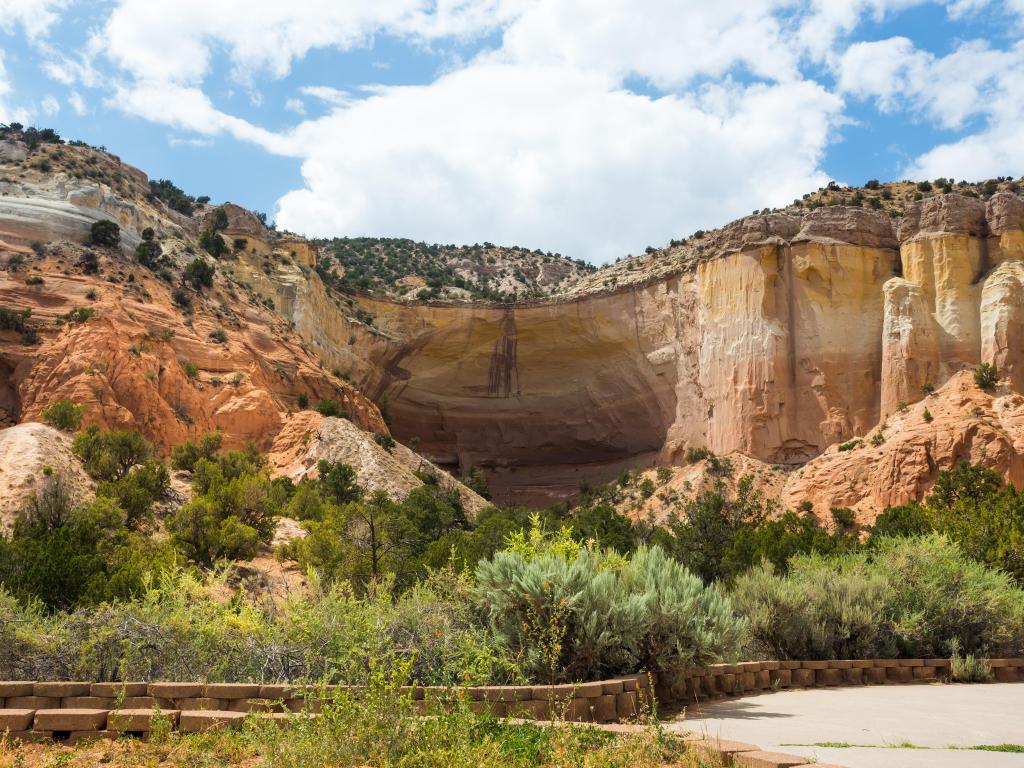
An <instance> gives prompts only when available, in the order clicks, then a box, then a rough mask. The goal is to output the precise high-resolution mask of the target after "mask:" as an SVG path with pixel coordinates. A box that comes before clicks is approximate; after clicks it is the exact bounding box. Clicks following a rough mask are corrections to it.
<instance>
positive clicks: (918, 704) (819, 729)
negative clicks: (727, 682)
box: [669, 683, 1024, 768]
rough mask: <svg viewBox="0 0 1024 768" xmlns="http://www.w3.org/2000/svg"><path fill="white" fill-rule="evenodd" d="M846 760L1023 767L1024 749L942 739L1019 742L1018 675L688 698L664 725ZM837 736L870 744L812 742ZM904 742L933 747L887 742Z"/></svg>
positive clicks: (1022, 690) (867, 766)
mask: <svg viewBox="0 0 1024 768" xmlns="http://www.w3.org/2000/svg"><path fill="white" fill-rule="evenodd" d="M669 728H670V729H671V730H676V729H682V730H690V731H696V732H700V733H705V734H707V735H710V736H712V737H715V736H717V737H720V738H723V739H731V740H733V741H747V742H752V743H754V744H758V745H759V746H760V747H761V748H762V749H767V750H774V751H778V752H788V753H793V754H801V755H808V756H811V757H815V758H817V760H818V761H819V762H822V763H838V764H839V765H843V766H848V768H924V766H928V767H929V768H931V767H932V766H935V767H936V768H938V767H939V766H943V767H944V766H972V767H973V766H977V768H1003V767H1004V766H1005V767H1006V768H1010V767H1011V766H1012V767H1013V768H1024V754H1012V753H997V752H980V751H959V750H950V749H944V747H949V746H951V745H952V746H977V745H980V744H1024V683H994V684H987V685H939V684H935V685H902V686H867V687H858V688H825V689H810V690H799V691H781V692H779V693H766V694H763V695H760V696H749V697H744V698H739V699H717V700H713V701H708V702H704V703H702V704H700V705H691V706H690V707H688V708H687V710H686V712H685V716H684V715H683V714H681V715H680V716H679V721H677V722H674V723H673V724H672V725H670V726H669ZM821 742H841V743H848V744H858V745H869V748H861V747H858V748H827V747H815V746H795V745H798V744H800V745H811V744H816V743H821ZM904 742H909V743H910V744H913V745H916V746H918V747H933V749H887V748H885V747H886V745H893V744H901V743H904Z"/></svg>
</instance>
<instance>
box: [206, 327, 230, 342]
mask: <svg viewBox="0 0 1024 768" xmlns="http://www.w3.org/2000/svg"><path fill="white" fill-rule="evenodd" d="M207 338H209V340H210V341H212V342H213V343H214V344H226V343H227V341H228V333H227V331H225V330H224V329H223V328H215V329H213V330H212V331H210V335H209V336H208V337H207Z"/></svg>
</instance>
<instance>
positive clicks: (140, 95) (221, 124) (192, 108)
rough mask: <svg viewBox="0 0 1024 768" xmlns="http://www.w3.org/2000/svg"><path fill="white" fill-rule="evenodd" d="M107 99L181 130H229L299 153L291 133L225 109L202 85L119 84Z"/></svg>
mask: <svg viewBox="0 0 1024 768" xmlns="http://www.w3.org/2000/svg"><path fill="white" fill-rule="evenodd" d="M107 103H108V105H110V106H113V107H115V108H117V109H120V110H121V111H123V112H125V113H127V114H130V115H136V116H138V117H144V118H147V119H150V120H153V119H155V120H157V121H158V122H161V123H163V124H165V125H169V126H171V127H173V128H177V129H179V130H187V131H195V132H196V133H199V134H202V135H204V136H216V135H219V134H228V135H230V136H233V137H235V138H236V139H239V140H241V141H248V142H252V143H254V144H258V145H259V146H261V147H263V148H264V149H266V150H267V151H268V152H274V153H277V154H282V155H295V154H297V152H296V151H295V149H294V148H293V144H292V143H291V141H290V140H289V139H288V138H287V137H285V136H282V135H280V134H277V133H274V132H273V131H268V130H265V129H263V128H259V127H258V126H255V125H253V124H252V123H250V122H249V121H247V120H243V119H242V118H240V117H234V116H233V115H228V114H226V113H224V112H221V111H220V110H218V109H217V108H216V107H214V106H213V103H212V102H211V101H210V99H209V98H208V97H207V96H206V94H205V93H203V92H202V91H201V90H199V89H198V88H187V87H183V86H176V85H171V84H169V83H166V82H155V83H147V82H142V83H134V84H132V85H130V86H126V85H119V86H116V87H115V91H114V95H113V96H112V97H110V98H109V99H108V100H107Z"/></svg>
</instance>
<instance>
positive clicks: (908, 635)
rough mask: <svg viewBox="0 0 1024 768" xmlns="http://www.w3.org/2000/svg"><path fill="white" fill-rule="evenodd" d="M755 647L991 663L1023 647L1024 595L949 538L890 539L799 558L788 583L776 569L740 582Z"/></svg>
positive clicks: (778, 652) (740, 601) (785, 653)
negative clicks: (969, 657)
mask: <svg viewBox="0 0 1024 768" xmlns="http://www.w3.org/2000/svg"><path fill="white" fill-rule="evenodd" d="M733 598H734V600H735V601H736V605H737V607H738V609H739V610H740V611H741V613H742V614H743V615H745V616H747V617H749V619H750V624H751V636H752V637H753V638H754V642H755V650H756V651H758V652H761V653H768V654H772V655H774V656H776V657H778V658H822V659H831V658H871V657H885V656H890V655H892V654H894V653H898V654H899V655H900V656H909V657H913V658H920V657H948V656H950V655H951V653H952V651H953V649H954V648H956V649H958V650H959V649H963V650H964V651H966V652H967V653H973V654H976V655H985V656H1005V655H1010V656H1013V655H1015V654H1017V653H1019V652H1020V651H1021V649H1024V636H1022V635H1021V633H1020V627H1021V626H1024V591H1022V590H1021V589H1019V588H1018V587H1016V586H1015V585H1014V584H1013V582H1012V580H1011V579H1010V577H1009V576H1007V575H1006V574H1004V573H1000V572H999V571H994V570H991V569H989V568H986V567H985V566H984V565H983V564H981V563H978V562H976V561H974V560H971V559H970V558H968V557H966V556H965V555H964V554H963V553H962V552H961V551H960V550H959V549H958V548H957V547H956V546H955V545H954V544H952V543H950V542H949V540H948V539H947V538H945V537H944V536H941V535H939V534H930V535H926V536H922V537H917V538H893V539H887V538H882V539H879V540H878V541H877V542H875V545H874V546H873V548H872V549H871V550H870V552H857V553H853V554H847V555H843V556H840V557H831V558H825V557H822V556H800V557H796V558H794V559H793V560H792V561H791V562H790V565H789V574H788V575H787V576H782V575H779V574H777V573H775V572H773V571H772V569H771V568H769V567H768V566H763V567H761V568H759V569H755V570H754V571H751V572H750V573H748V574H746V575H744V576H742V577H740V578H739V579H737V581H736V585H735V589H734V592H733Z"/></svg>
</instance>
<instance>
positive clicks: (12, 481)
mask: <svg viewBox="0 0 1024 768" xmlns="http://www.w3.org/2000/svg"><path fill="white" fill-rule="evenodd" d="M48 474H52V475H60V476H61V477H62V478H63V480H64V482H65V483H66V484H67V488H68V491H69V492H70V496H71V498H72V500H74V501H76V502H80V501H85V500H87V499H90V498H92V495H93V493H95V490H96V489H95V483H93V481H92V480H91V479H90V478H89V476H88V475H87V474H85V470H83V469H82V465H81V463H80V462H79V461H78V458H77V457H76V456H75V455H74V454H73V453H72V452H71V436H70V435H68V434H66V433H64V432H58V431H57V430H55V429H53V428H52V427H48V426H46V425H45V424H32V423H27V424H18V425H17V426H15V427H9V428H8V429H0V534H4V533H6V531H7V530H8V529H9V528H10V526H11V525H12V524H13V523H14V520H15V518H16V517H17V515H18V511H19V510H20V509H21V507H22V505H23V504H24V503H25V501H26V499H28V498H29V497H30V496H34V495H35V494H36V492H37V491H38V490H39V489H40V488H41V487H42V485H43V483H44V482H45V481H46V477H47V475H48Z"/></svg>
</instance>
